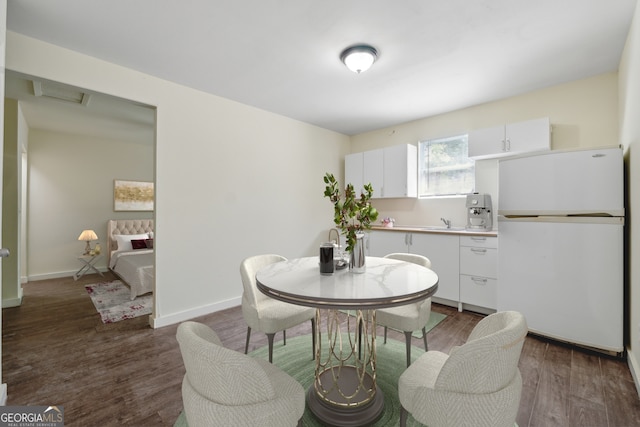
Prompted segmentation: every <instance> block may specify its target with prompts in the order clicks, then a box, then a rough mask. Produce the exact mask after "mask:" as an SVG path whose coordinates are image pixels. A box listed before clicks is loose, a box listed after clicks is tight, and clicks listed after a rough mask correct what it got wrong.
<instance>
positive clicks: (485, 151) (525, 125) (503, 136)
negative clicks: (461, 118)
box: [469, 117, 551, 159]
mask: <svg viewBox="0 0 640 427" xmlns="http://www.w3.org/2000/svg"><path fill="white" fill-rule="evenodd" d="M550 149H551V124H550V122H549V118H548V117H544V118H541V119H534V120H527V121H524V122H518V123H512V124H508V125H501V126H495V127H491V128H486V129H479V130H474V131H471V132H469V157H471V158H474V159H489V158H495V157H505V156H513V155H516V154H521V153H528V152H533V151H544V150H550Z"/></svg>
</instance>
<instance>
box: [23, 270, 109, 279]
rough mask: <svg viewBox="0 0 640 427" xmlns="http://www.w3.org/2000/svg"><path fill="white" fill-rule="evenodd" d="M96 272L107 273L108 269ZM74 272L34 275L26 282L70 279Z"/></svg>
mask: <svg viewBox="0 0 640 427" xmlns="http://www.w3.org/2000/svg"><path fill="white" fill-rule="evenodd" d="M98 270H99V271H101V272H103V273H105V272H107V271H109V269H108V268H98ZM75 272H76V270H72V271H59V272H57V273H45V274H34V275H32V276H29V277H28V282H35V281H38V280H47V279H59V278H61V277H71V276H73V275H74V274H75Z"/></svg>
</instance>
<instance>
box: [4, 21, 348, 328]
mask: <svg viewBox="0 0 640 427" xmlns="http://www.w3.org/2000/svg"><path fill="white" fill-rule="evenodd" d="M7 68H8V69H11V70H14V71H17V72H20V73H24V74H28V75H33V76H38V77H42V78H45V79H49V80H53V81H59V82H62V83H66V84H70V85H74V86H77V87H81V88H86V89H89V90H92V91H97V92H102V93H105V94H109V95H114V96H118V97H121V98H124V99H130V100H134V101H137V102H141V103H143V104H146V105H151V106H155V107H157V135H156V153H155V171H156V177H155V181H156V218H155V220H156V235H157V246H156V292H155V302H154V314H153V316H152V324H153V325H154V326H162V325H165V324H168V323H171V322H177V321H180V320H184V319H187V318H191V317H194V316H197V315H199V314H203V313H208V312H210V311H213V310H216V309H219V308H223V307H226V306H229V305H236V304H238V303H239V297H240V295H241V293H242V286H241V282H240V274H239V265H240V262H241V260H242V259H243V258H245V257H247V256H250V255H254V254H257V253H264V252H276V253H280V254H282V255H284V256H287V257H296V256H303V255H315V254H316V253H317V247H318V245H319V243H320V242H321V241H323V240H326V233H327V230H328V229H329V228H330V227H331V226H332V210H331V204H330V203H329V202H328V201H327V200H325V199H324V197H323V190H324V184H323V181H322V177H323V175H324V173H325V172H327V171H328V172H332V173H335V174H337V175H338V176H342V169H343V158H344V155H345V154H347V153H348V152H349V151H350V149H349V148H350V146H349V138H348V137H347V136H345V135H340V134H337V133H335V132H330V131H327V130H324V129H320V128H318V127H314V126H311V125H308V124H304V123H301V122H298V121H295V120H291V119H288V118H285V117H282V116H278V115H276V114H272V113H268V112H265V111H262V110H258V109H256V108H253V107H249V106H246V105H242V104H238V103H235V102H232V101H229V100H226V99H223V98H220V97H216V96H213V95H209V94H206V93H202V92H199V91H196V90H192V89H189V88H186V87H183V86H179V85H176V84H174V83H170V82H167V81H164V80H161V79H157V78H155V77H152V76H149V75H145V74H142V73H139V72H136V71H132V70H129V69H125V68H123V67H119V66H116V65H114V64H110V63H107V62H104V61H99V60H96V59H94V58H91V57H87V56H85V55H81V54H78V53H75V52H72V51H69V50H66V49H61V48H59V47H57V46H54V45H51V44H47V43H43V42H40V41H37V40H34V39H31V38H28V37H24V36H21V35H18V34H15V33H12V32H8V33H7Z"/></svg>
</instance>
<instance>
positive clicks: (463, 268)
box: [460, 246, 498, 279]
mask: <svg viewBox="0 0 640 427" xmlns="http://www.w3.org/2000/svg"><path fill="white" fill-rule="evenodd" d="M460 274H468V275H471V276H482V277H489V278H492V279H496V278H497V277H498V251H497V249H492V248H478V247H467V246H463V247H461V248H460Z"/></svg>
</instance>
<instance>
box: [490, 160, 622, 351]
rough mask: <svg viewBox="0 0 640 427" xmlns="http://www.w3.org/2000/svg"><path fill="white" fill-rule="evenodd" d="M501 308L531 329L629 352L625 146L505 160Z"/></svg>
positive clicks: (502, 174)
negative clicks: (520, 317) (626, 345)
mask: <svg viewBox="0 0 640 427" xmlns="http://www.w3.org/2000/svg"><path fill="white" fill-rule="evenodd" d="M498 180H499V186H498V197H499V198H498V299H497V309H498V310H499V311H502V310H517V311H520V312H521V313H523V314H524V315H525V317H526V319H527V324H528V326H529V330H530V332H533V333H536V334H539V335H543V336H547V337H550V338H554V339H557V340H560V341H564V342H569V343H573V344H578V345H581V346H586V347H590V348H593V349H596V350H601V351H605V352H608V353H621V352H623V350H624V340H623V318H624V165H623V157H622V149H621V148H620V147H613V148H605V149H589V150H572V151H550V152H545V153H542V154H537V155H532V156H527V157H517V158H510V159H503V160H500V161H499V163H498Z"/></svg>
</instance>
